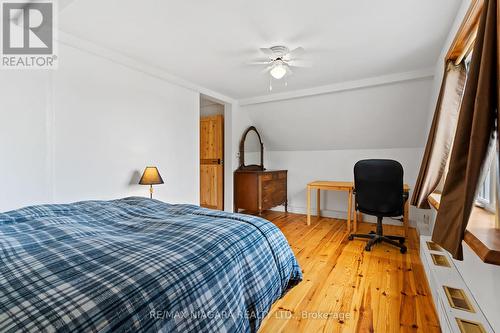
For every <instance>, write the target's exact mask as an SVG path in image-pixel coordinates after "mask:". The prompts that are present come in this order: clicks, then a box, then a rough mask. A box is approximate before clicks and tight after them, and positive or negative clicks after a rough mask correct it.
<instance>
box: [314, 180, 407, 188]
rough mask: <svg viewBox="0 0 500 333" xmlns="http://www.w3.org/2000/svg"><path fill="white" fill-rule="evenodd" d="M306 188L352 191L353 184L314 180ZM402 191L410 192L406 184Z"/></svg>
mask: <svg viewBox="0 0 500 333" xmlns="http://www.w3.org/2000/svg"><path fill="white" fill-rule="evenodd" d="M307 186H308V187H313V188H319V189H324V190H328V189H332V190H336V189H337V190H345V191H348V190H352V189H354V182H339V181H328V180H316V181H313V182H310V183H309V184H307ZM403 189H404V190H405V191H409V190H410V186H409V185H408V184H404V186H403Z"/></svg>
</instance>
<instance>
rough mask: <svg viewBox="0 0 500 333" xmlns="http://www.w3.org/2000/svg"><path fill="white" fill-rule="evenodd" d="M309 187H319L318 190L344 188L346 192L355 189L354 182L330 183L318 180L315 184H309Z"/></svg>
mask: <svg viewBox="0 0 500 333" xmlns="http://www.w3.org/2000/svg"><path fill="white" fill-rule="evenodd" d="M307 186H310V187H317V188H319V187H320V188H325V189H326V188H330V187H333V188H344V189H346V190H350V189H352V188H354V182H336V181H328V180H316V181H314V182H310V183H309V184H307Z"/></svg>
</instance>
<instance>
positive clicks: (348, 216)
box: [347, 190, 352, 233]
mask: <svg viewBox="0 0 500 333" xmlns="http://www.w3.org/2000/svg"><path fill="white" fill-rule="evenodd" d="M347 195H348V196H349V197H348V198H347V233H350V232H351V209H352V191H351V190H349V191H348V192H347Z"/></svg>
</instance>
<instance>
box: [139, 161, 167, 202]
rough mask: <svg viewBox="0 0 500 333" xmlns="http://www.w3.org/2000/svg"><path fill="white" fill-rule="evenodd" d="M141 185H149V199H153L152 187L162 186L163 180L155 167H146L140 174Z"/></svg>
mask: <svg viewBox="0 0 500 333" xmlns="http://www.w3.org/2000/svg"><path fill="white" fill-rule="evenodd" d="M139 184H141V185H149V197H150V198H151V199H153V185H158V184H163V179H162V178H161V176H160V173H159V172H158V169H157V168H156V167H155V166H148V167H146V169H144V172H143V173H142V177H141V180H140V181H139Z"/></svg>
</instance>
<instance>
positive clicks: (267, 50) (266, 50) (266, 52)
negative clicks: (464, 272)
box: [260, 47, 274, 57]
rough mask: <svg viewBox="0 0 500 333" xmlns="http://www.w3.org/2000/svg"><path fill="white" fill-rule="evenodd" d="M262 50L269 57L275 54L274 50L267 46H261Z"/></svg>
mask: <svg viewBox="0 0 500 333" xmlns="http://www.w3.org/2000/svg"><path fill="white" fill-rule="evenodd" d="M260 51H261V52H262V53H264V54H265V55H267V56H269V57H272V56H273V55H274V52H273V50H271V49H270V48H267V47H261V48H260Z"/></svg>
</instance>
